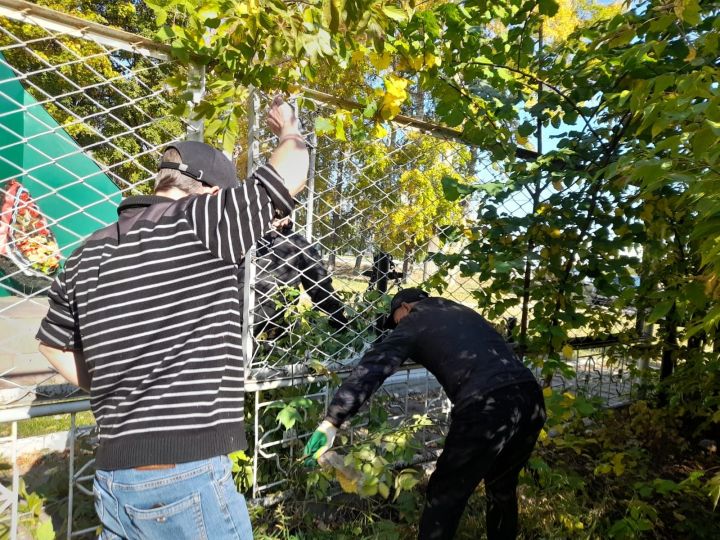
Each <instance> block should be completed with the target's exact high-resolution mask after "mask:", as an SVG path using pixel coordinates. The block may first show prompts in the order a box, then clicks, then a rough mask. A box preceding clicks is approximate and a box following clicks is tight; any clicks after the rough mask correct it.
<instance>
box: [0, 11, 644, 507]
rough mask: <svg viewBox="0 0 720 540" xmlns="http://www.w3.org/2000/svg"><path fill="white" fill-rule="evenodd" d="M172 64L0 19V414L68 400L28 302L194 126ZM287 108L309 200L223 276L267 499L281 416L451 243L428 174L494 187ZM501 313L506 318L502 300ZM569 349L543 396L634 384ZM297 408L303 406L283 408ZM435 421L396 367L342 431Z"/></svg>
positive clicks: (319, 395)
mask: <svg viewBox="0 0 720 540" xmlns="http://www.w3.org/2000/svg"><path fill="white" fill-rule="evenodd" d="M179 69H183V68H182V67H181V66H179V65H178V64H176V63H175V62H173V61H172V60H170V59H168V58H167V57H166V56H165V55H164V54H163V53H162V52H158V51H156V52H155V53H148V52H147V50H145V49H143V50H139V49H137V48H136V47H134V46H133V44H132V43H124V44H119V45H118V44H109V43H108V42H107V41H103V40H97V39H93V38H92V36H91V35H86V36H84V37H79V36H78V35H76V34H73V35H71V34H69V33H67V32H64V31H62V30H59V29H57V28H56V27H54V26H53V25H49V24H47V21H43V20H41V19H39V18H38V19H34V18H33V17H32V16H30V15H22V16H21V15H18V16H15V17H11V18H5V17H0V203H1V204H0V207H1V212H0V327H1V328H2V331H1V332H0V336H1V337H0V351H2V352H1V353H0V405H1V406H3V407H6V408H7V407H10V406H13V405H18V404H25V405H27V404H29V403H33V402H38V401H41V400H44V399H47V398H57V397H72V396H74V395H75V394H76V393H77V390H75V389H72V388H69V387H68V386H62V385H59V383H61V382H62V381H61V380H60V379H59V378H58V377H57V376H55V374H54V373H53V372H52V371H51V370H50V369H49V368H48V366H47V363H46V362H45V360H43V359H42V358H41V357H40V356H39V355H38V353H37V344H36V342H35V339H34V334H35V331H36V329H37V326H38V324H39V321H40V319H41V317H42V316H44V314H45V312H46V310H47V300H46V298H45V296H44V295H45V294H46V292H47V290H48V288H49V285H50V283H51V281H52V278H53V276H54V274H55V273H56V272H57V271H58V270H59V268H60V266H61V262H62V260H63V258H64V257H67V255H69V253H70V252H72V250H73V249H75V248H76V247H77V246H78V245H79V244H80V243H81V242H82V241H83V239H84V238H85V237H86V236H87V235H89V234H90V233H92V232H93V231H94V230H96V229H98V228H100V227H102V226H105V225H107V224H110V223H112V222H114V221H115V219H116V207H117V205H118V204H119V202H120V201H121V199H122V197H124V196H127V195H133V194H142V193H150V192H151V191H152V183H151V179H152V177H153V175H154V171H155V166H156V163H157V161H158V157H159V155H160V150H161V149H162V148H163V147H164V146H166V145H167V144H168V143H170V142H173V141H176V140H179V139H183V138H185V137H187V136H191V137H192V136H194V132H193V130H195V129H196V124H192V125H190V124H188V123H186V122H183V121H182V120H180V119H179V118H177V117H176V116H174V115H173V114H172V110H173V107H174V106H175V105H176V104H177V99H178V98H177V96H176V95H175V94H173V92H172V91H171V90H170V89H169V88H167V87H166V86H165V84H164V82H163V81H165V80H166V79H167V77H168V75H170V74H171V73H172V72H176V71H177V70H179ZM258 101H259V106H258V110H257V111H254V112H256V113H258V114H257V116H262V111H263V110H264V109H265V107H266V106H267V102H268V98H267V96H259V97H258ZM298 107H299V112H300V115H301V118H302V121H303V125H304V127H305V129H306V131H307V132H308V135H309V140H310V141H311V143H312V146H313V148H312V169H311V176H310V180H309V184H308V189H307V190H305V191H304V192H303V193H302V194H301V195H300V196H299V200H298V205H297V209H296V211H295V213H294V215H293V219H292V221H291V222H289V223H282V224H278V229H277V231H276V232H274V233H272V234H270V235H268V236H267V237H266V238H264V239H263V240H262V241H260V242H259V243H258V245H257V247H256V249H255V250H254V251H253V252H252V253H251V254H250V255H249V256H248V258H247V259H246V261H245V264H244V266H243V268H241V269H240V271H239V272H240V273H239V276H240V278H241V279H243V282H244V289H243V291H244V292H243V298H242V300H243V305H244V309H245V315H246V316H245V328H244V337H245V339H244V346H245V349H246V350H245V354H246V368H247V373H248V379H249V380H248V384H247V385H246V386H247V389H248V392H247V400H248V401H249V402H251V403H248V406H247V407H246V410H248V411H254V417H253V418H252V419H251V420H250V421H249V422H248V429H252V431H253V436H252V437H250V439H251V449H250V450H249V451H248V453H249V455H251V456H252V459H251V463H252V465H251V469H252V474H250V475H249V476H248V478H249V480H248V484H249V485H248V486H247V487H248V488H249V489H250V488H251V490H252V494H253V496H254V497H262V496H266V495H268V494H271V493H272V492H273V491H275V490H280V489H283V486H284V485H286V484H287V480H288V478H290V477H292V474H293V471H294V470H295V468H296V467H297V457H298V456H297V452H298V450H299V448H301V445H302V443H303V442H304V440H305V439H306V438H307V436H308V435H309V433H308V432H307V430H306V429H305V428H303V427H301V426H302V425H303V422H300V421H298V422H296V423H293V422H290V421H284V420H283V419H287V415H288V414H290V412H292V411H290V412H288V407H290V408H294V409H295V413H296V414H297V416H298V419H301V420H308V419H312V418H320V417H321V415H322V412H323V410H324V409H325V408H326V407H327V403H328V399H329V397H330V396H331V395H332V391H333V389H334V387H335V386H336V385H337V383H338V380H337V375H342V374H343V373H347V372H348V371H349V370H350V369H351V367H352V365H353V364H354V363H355V362H356V361H357V360H359V358H360V357H361V356H362V353H363V352H364V351H365V350H367V349H368V348H369V347H370V346H371V344H372V343H373V342H374V341H376V340H377V339H378V338H379V337H380V331H379V328H378V326H379V325H378V321H379V320H380V317H381V316H382V315H383V314H384V313H385V312H386V311H387V305H388V294H392V293H393V292H394V291H395V290H396V289H397V288H398V287H400V286H403V287H405V286H412V285H417V284H420V283H423V282H426V281H427V280H428V279H430V278H432V276H433V275H434V274H435V272H436V271H437V266H436V264H435V262H434V260H435V257H436V256H437V254H438V253H445V254H448V253H458V252H460V251H461V250H462V249H463V246H464V244H463V241H464V240H463V236H462V235H460V236H458V235H457V234H456V232H457V230H458V229H459V228H462V226H463V224H465V223H466V222H469V221H471V220H472V219H474V217H475V215H476V213H477V209H478V204H479V201H478V200H473V199H470V200H466V201H463V202H459V201H448V200H447V199H446V198H445V197H444V196H443V187H442V181H443V178H446V177H452V178H453V179H454V180H455V181H457V182H460V183H463V182H466V183H472V182H477V181H483V182H489V181H496V182H503V181H504V180H505V174H504V171H503V168H502V165H501V164H498V163H493V162H492V160H491V159H490V158H489V156H488V155H486V154H485V153H483V152H481V151H480V150H478V149H476V148H472V147H469V146H467V145H464V144H461V143H459V142H457V141H454V140H450V139H447V138H443V137H440V136H437V135H434V134H432V133H424V132H420V131H418V130H417V129H414V128H410V127H406V126H405V127H403V126H401V125H394V126H392V129H391V130H390V131H389V132H388V133H387V134H386V135H385V136H384V137H382V138H380V139H372V140H369V139H363V138H358V137H356V136H355V135H354V134H353V131H352V126H350V125H344V126H340V127H338V126H337V125H335V126H334V127H333V129H332V130H331V133H325V132H320V133H313V126H315V125H316V120H317V119H318V118H321V119H325V120H327V121H330V119H335V118H336V116H334V115H335V109H334V107H332V106H330V105H328V104H326V103H324V102H323V101H322V100H319V99H318V98H317V97H311V96H306V97H305V98H303V99H301V100H299V101H298ZM326 123H327V122H326ZM319 124H320V125H321V124H322V122H319ZM243 131H246V132H247V133H248V135H249V141H248V143H249V144H247V148H246V152H245V153H249V154H250V157H249V161H250V166H251V167H253V166H257V165H259V164H260V163H261V162H262V161H263V160H265V159H266V158H267V156H268V154H269V152H270V151H271V149H272V147H273V146H274V144H275V139H274V137H273V136H272V135H271V134H270V132H269V131H267V130H266V129H265V128H264V127H263V126H262V123H261V122H260V123H258V122H254V121H253V115H249V118H248V122H247V126H245V128H244V130H243ZM338 134H340V135H341V136H340V137H339V138H338ZM243 144H244V143H243ZM255 150H256V151H255ZM241 174H242V171H241ZM503 204H504V206H503V208H502V211H503V212H506V213H508V214H510V215H526V214H528V213H531V212H532V202H531V201H530V199H529V198H528V197H527V195H526V194H524V193H522V192H518V193H517V194H513V196H511V197H510V198H508V199H506V200H505V201H504V203H503ZM444 281H445V293H444V295H445V296H447V297H448V298H452V299H455V300H457V301H459V302H461V303H464V304H466V305H468V306H472V307H475V306H476V305H477V296H478V294H480V293H481V292H482V287H483V284H482V283H480V282H479V281H478V279H477V278H476V277H472V276H465V275H462V273H460V271H459V270H458V269H452V270H450V271H449V274H448V275H446V276H445V277H444ZM504 316H505V317H516V318H517V317H519V307H516V306H513V307H512V308H511V309H509V310H508V311H507V313H505V314H504ZM498 322H499V323H500V325H499V327H500V329H501V330H504V327H503V321H498ZM575 354H576V357H575V359H574V360H573V362H574V368H575V369H574V370H570V371H568V372H567V373H566V374H565V375H561V376H558V377H557V378H556V379H555V380H554V381H553V384H554V385H555V386H557V387H562V388H581V389H584V390H586V391H588V392H589V393H591V394H594V395H599V396H601V397H603V399H605V400H606V401H607V402H617V401H622V400H623V399H626V398H627V396H629V393H630V390H631V388H632V383H633V374H632V373H631V370H630V369H629V367H628V359H627V358H626V357H625V356H624V354H623V353H622V352H612V351H609V350H607V349H606V348H596V349H593V350H589V351H584V352H583V351H580V350H577V351H575ZM573 362H571V366H570V367H571V368H572V367H573V365H572V364H573ZM300 398H301V399H303V400H305V401H303V402H302V403H303V405H302V407H300V406H297V407H294V406H293V400H297V399H300ZM295 403H296V404H297V403H298V402H295ZM448 411H449V404H448V402H447V400H446V398H445V396H444V394H443V392H442V391H441V389H440V388H439V386H438V384H437V382H436V381H435V379H434V378H433V377H432V376H430V375H429V374H428V373H427V372H426V371H425V370H424V369H422V368H419V367H417V366H413V365H409V366H406V367H404V368H403V370H401V371H400V372H399V373H397V374H396V375H394V376H393V377H391V378H390V379H389V380H388V381H387V382H386V383H385V385H384V386H383V388H382V391H381V392H379V393H378V395H377V396H375V397H374V398H373V400H371V402H370V403H369V404H367V405H366V407H365V408H364V412H363V414H361V415H360V416H359V417H358V419H357V420H356V421H355V422H353V425H352V426H351V429H350V430H349V431H348V436H349V438H350V441H352V440H354V439H355V438H362V437H363V436H364V435H365V434H367V425H368V423H372V422H373V421H374V419H376V418H377V416H378V415H381V416H382V417H383V418H384V419H389V420H390V422H391V423H393V422H394V423H395V425H397V423H398V422H400V421H406V420H408V419H409V418H411V417H412V416H413V415H415V414H428V415H429V416H431V417H432V418H433V419H434V421H435V425H434V426H431V427H426V428H424V429H423V430H421V431H420V435H419V436H420V437H421V440H422V442H423V446H424V447H425V448H428V449H431V450H432V449H433V447H436V446H437V444H436V442H437V439H438V438H439V436H440V434H441V432H442V426H443V425H444V424H445V423H446V421H447V414H448ZM281 412H283V414H284V415H285V416H281V415H280V413H281ZM86 432H87V430H85V431H83V433H84V434H86V435H87V433H86ZM3 435H5V434H4V433H3ZM92 439H93V437H92V433H90V440H92ZM72 440H73V441H74V435H73V436H72ZM15 442H16V441H15V439H14V438H13V444H15ZM83 467H84V468H82V469H81V471H80V472H79V473H78V474H77V475H75V476H76V479H77V480H79V481H80V484H81V485H83V484H87V480H88V476H87V475H88V469H87V467H88V466H87V465H86V464H85V462H84V461H83ZM3 482H4V481H3ZM86 489H87V488H86V487H81V488H80V490H81V491H83V490H86ZM14 493H15V495H14V496H15V497H16V498H17V491H16V490H15V491H14ZM70 515H72V509H70Z"/></svg>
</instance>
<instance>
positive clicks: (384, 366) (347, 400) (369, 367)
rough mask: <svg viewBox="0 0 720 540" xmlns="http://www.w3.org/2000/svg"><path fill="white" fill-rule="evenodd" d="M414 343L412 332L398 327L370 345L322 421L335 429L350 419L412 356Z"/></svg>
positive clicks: (405, 327) (404, 327) (402, 326)
mask: <svg viewBox="0 0 720 540" xmlns="http://www.w3.org/2000/svg"><path fill="white" fill-rule="evenodd" d="M415 342H416V336H415V328H414V327H413V326H412V325H409V324H404V325H403V324H401V325H398V327H397V328H396V329H395V330H393V331H392V333H391V334H390V335H389V336H388V337H386V338H385V339H384V340H383V341H381V342H380V343H378V344H377V345H374V346H373V347H372V349H370V350H369V351H368V352H367V353H366V354H365V356H364V357H363V359H362V360H360V363H359V364H358V365H357V366H355V369H353V371H352V373H351V374H350V376H349V377H348V378H347V379H345V382H344V383H343V384H342V386H341V387H340V388H339V389H338V391H337V392H336V393H335V396H334V397H333V399H332V401H331V402H330V406H329V407H328V412H327V415H326V417H325V418H326V419H327V420H329V421H330V422H331V423H332V424H334V425H335V426H338V427H339V426H340V425H342V423H343V422H344V421H345V420H347V419H348V418H349V417H351V416H353V415H354V414H355V413H356V412H357V411H358V409H359V408H360V407H361V406H362V405H363V403H365V402H366V401H367V400H368V398H369V397H370V396H371V395H372V394H373V393H374V392H375V391H376V390H377V389H378V388H379V387H380V385H381V384H382V383H383V382H384V381H385V379H387V378H388V377H389V376H390V375H392V374H393V373H395V372H396V371H397V370H398V369H399V368H400V366H401V365H402V364H403V362H405V360H407V359H408V358H410V357H411V356H412V353H413V348H414V344H415Z"/></svg>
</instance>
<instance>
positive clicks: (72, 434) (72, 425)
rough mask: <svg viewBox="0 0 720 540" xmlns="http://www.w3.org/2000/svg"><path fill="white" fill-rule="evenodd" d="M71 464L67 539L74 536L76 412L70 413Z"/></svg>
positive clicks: (69, 471)
mask: <svg viewBox="0 0 720 540" xmlns="http://www.w3.org/2000/svg"><path fill="white" fill-rule="evenodd" d="M68 459H69V461H70V464H69V466H68V526H67V540H70V538H72V530H73V527H72V525H73V523H72V516H73V495H74V489H73V486H74V483H75V413H70V455H69V456H68Z"/></svg>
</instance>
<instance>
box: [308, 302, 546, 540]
mask: <svg viewBox="0 0 720 540" xmlns="http://www.w3.org/2000/svg"><path fill="white" fill-rule="evenodd" d="M384 326H385V328H387V329H393V330H392V332H390V334H389V335H388V336H387V337H386V338H385V339H384V340H383V341H382V342H380V343H377V344H375V345H373V347H372V348H371V349H370V350H369V351H368V352H367V353H365V355H364V356H363V358H362V359H361V360H360V362H359V363H358V365H357V366H355V368H354V369H353V371H352V373H351V374H350V376H349V377H348V378H347V379H345V381H344V382H343V384H342V385H341V386H340V388H339V389H338V390H337V392H336V393H335V395H334V396H333V398H332V400H331V401H330V404H329V405H328V408H327V414H326V415H325V418H324V419H323V421H322V422H321V423H320V425H319V426H318V428H317V429H316V430H315V432H314V433H313V434H312V436H311V437H310V439H309V440H308V442H307V444H306V445H305V451H304V456H305V458H306V459H305V463H306V465H309V466H312V465H313V464H314V463H315V462H316V461H317V459H318V458H319V457H320V456H321V455H322V454H323V453H324V452H326V451H327V450H328V449H329V448H330V447H331V446H332V444H333V441H334V439H335V435H336V433H337V430H338V428H340V427H341V426H342V425H343V423H344V422H345V421H346V420H348V419H349V418H350V417H351V416H353V415H354V414H355V413H356V412H357V411H358V410H359V409H360V407H361V406H362V404H363V403H365V402H366V401H367V400H368V398H369V397H370V396H371V395H372V394H373V393H374V392H375V391H376V390H377V389H378V388H379V387H380V385H381V384H382V383H383V381H384V380H385V379H387V378H388V377H389V376H390V375H392V374H393V373H395V372H396V371H397V370H398V368H399V367H400V366H401V365H402V364H403V363H404V362H405V361H406V360H408V359H412V360H414V361H416V362H418V363H420V364H422V365H423V366H425V367H426V368H427V369H428V370H429V371H430V372H431V373H433V374H434V375H435V377H436V378H437V380H438V381H439V382H440V384H441V385H442V386H443V388H444V390H445V393H446V394H447V396H448V398H450V400H451V401H452V402H453V409H452V412H451V414H450V428H449V430H448V433H447V436H446V437H445V442H444V446H443V452H442V454H441V455H440V457H439V458H438V460H437V463H436V467H435V471H434V472H433V474H432V475H431V477H430V480H429V482H428V486H427V490H426V503H425V509H424V510H423V513H422V516H421V518H420V527H419V532H418V538H419V539H420V540H431V539H439V538H443V539H444V538H448V539H449V538H452V537H453V536H454V534H455V531H456V530H457V526H458V524H459V522H460V518H461V516H462V513H463V511H464V509H465V506H466V504H467V501H468V499H469V497H470V495H471V494H472V493H473V492H474V491H475V489H476V487H477V485H478V484H479V483H480V482H481V481H483V480H484V481H485V492H486V496H487V500H488V505H487V512H486V525H487V529H486V530H487V536H488V538H489V539H490V540H495V539H510V538H514V537H515V536H516V533H517V516H518V511H517V494H516V489H517V483H518V478H519V474H520V470H521V469H522V467H523V466H524V465H525V463H527V461H528V459H529V457H530V454H531V453H532V450H533V447H534V445H535V442H536V440H537V438H538V435H539V433H540V430H541V429H542V426H543V424H544V422H545V406H544V403H543V394H542V391H541V389H540V386H539V385H538V383H537V381H536V380H535V378H534V376H533V374H532V372H531V371H530V370H529V369H527V368H526V367H525V366H524V365H523V364H522V363H521V362H520V361H519V360H518V359H517V358H516V357H515V355H514V354H513V352H512V351H511V350H510V348H509V346H508V345H507V344H506V343H505V341H504V340H503V338H502V336H501V335H500V334H499V333H498V332H497V331H496V330H495V328H493V327H492V326H491V325H490V324H489V323H488V322H487V321H486V320H485V319H484V318H483V317H482V316H481V315H480V314H478V313H476V312H475V311H474V310H472V309H470V308H468V307H466V306H463V305H461V304H458V303H457V302H453V301H451V300H446V299H443V298H432V297H430V296H429V295H428V293H427V292H425V291H423V290H422V289H417V288H409V289H403V290H401V291H399V292H398V293H397V294H396V295H395V296H394V297H393V298H392V300H391V302H390V310H389V314H388V316H387V318H386V319H385V325H384Z"/></svg>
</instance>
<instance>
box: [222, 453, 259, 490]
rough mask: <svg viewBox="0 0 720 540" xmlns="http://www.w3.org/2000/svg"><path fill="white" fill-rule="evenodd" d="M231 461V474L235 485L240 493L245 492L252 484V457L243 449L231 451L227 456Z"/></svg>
mask: <svg viewBox="0 0 720 540" xmlns="http://www.w3.org/2000/svg"><path fill="white" fill-rule="evenodd" d="M228 458H230V461H231V462H232V475H233V479H234V480H235V485H236V486H237V489H238V491H239V492H240V493H247V492H248V491H250V490H251V489H252V486H253V467H252V458H250V457H248V456H247V455H246V454H245V452H244V451H243V450H238V451H237V452H233V453H232V454H230V455H229V456H228Z"/></svg>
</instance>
